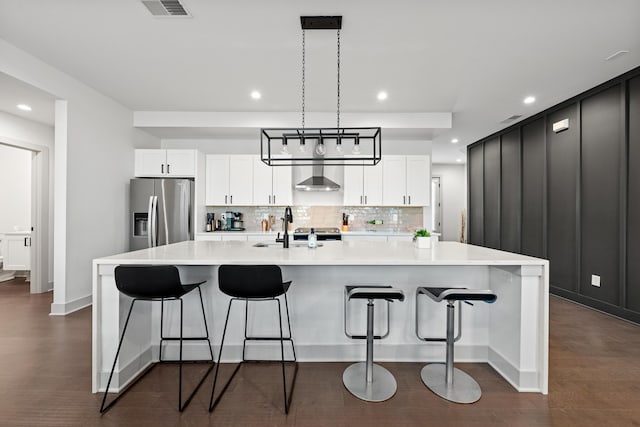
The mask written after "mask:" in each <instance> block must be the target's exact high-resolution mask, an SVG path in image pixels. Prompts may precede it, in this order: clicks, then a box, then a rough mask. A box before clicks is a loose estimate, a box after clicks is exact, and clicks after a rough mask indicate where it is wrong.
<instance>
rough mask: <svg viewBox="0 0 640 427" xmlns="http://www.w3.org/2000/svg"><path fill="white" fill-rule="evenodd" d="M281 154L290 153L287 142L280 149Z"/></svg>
mask: <svg viewBox="0 0 640 427" xmlns="http://www.w3.org/2000/svg"><path fill="white" fill-rule="evenodd" d="M280 153H281V154H289V146H288V145H287V144H282V148H281V149H280Z"/></svg>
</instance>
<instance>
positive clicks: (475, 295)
mask: <svg viewBox="0 0 640 427" xmlns="http://www.w3.org/2000/svg"><path fill="white" fill-rule="evenodd" d="M418 293H419V294H424V295H427V296H428V297H429V298H431V299H432V300H434V301H436V302H441V301H442V300H447V301H484V302H486V303H492V302H495V301H496V299H497V298H498V297H497V296H496V294H495V293H494V292H493V291H490V290H488V289H467V288H432V287H424V286H423V287H419V288H418Z"/></svg>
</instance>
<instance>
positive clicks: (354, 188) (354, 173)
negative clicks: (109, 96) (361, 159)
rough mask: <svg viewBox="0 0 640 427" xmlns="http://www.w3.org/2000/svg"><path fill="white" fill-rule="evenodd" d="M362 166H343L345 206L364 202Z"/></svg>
mask: <svg viewBox="0 0 640 427" xmlns="http://www.w3.org/2000/svg"><path fill="white" fill-rule="evenodd" d="M362 168H364V166H345V167H344V168H343V169H344V184H343V191H344V198H343V204H344V205H346V206H360V205H362V204H364V195H363V189H364V172H363V171H362Z"/></svg>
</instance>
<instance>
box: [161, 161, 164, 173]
mask: <svg viewBox="0 0 640 427" xmlns="http://www.w3.org/2000/svg"><path fill="white" fill-rule="evenodd" d="M160 173H164V163H163V164H161V165H160Z"/></svg>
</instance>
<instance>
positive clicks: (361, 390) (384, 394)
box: [342, 362, 398, 402]
mask: <svg viewBox="0 0 640 427" xmlns="http://www.w3.org/2000/svg"><path fill="white" fill-rule="evenodd" d="M366 369H367V364H366V362H359V363H354V364H353V365H351V366H349V367H347V369H345V370H344V373H343V374H342V382H343V384H344V386H345V387H346V388H347V390H349V392H350V393H351V394H353V395H354V396H355V397H357V398H358V399H361V400H364V401H367V402H384V401H385V400H388V399H390V398H392V397H393V395H394V394H396V390H397V389H398V384H397V383H396V379H395V378H394V377H393V374H391V372H389V371H388V370H387V369H385V368H383V367H382V366H380V365H378V364H375V363H374V364H373V381H372V382H371V383H369V384H367V374H366Z"/></svg>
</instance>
